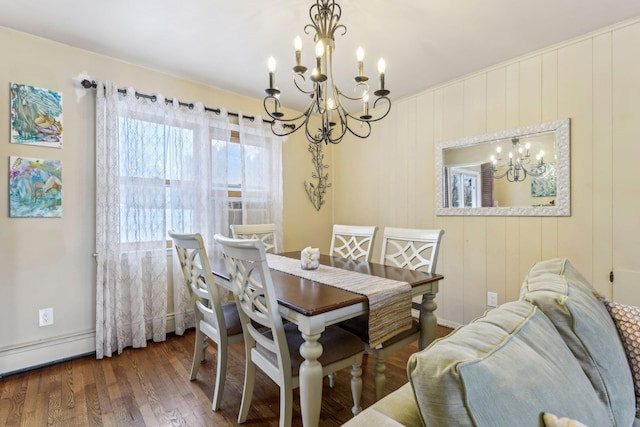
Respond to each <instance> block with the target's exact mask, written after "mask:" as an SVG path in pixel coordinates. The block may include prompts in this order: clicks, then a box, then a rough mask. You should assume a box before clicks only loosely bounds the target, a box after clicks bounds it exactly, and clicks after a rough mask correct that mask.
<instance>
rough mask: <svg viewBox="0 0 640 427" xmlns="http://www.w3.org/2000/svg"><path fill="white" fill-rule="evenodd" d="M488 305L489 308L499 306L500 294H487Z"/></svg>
mask: <svg viewBox="0 0 640 427" xmlns="http://www.w3.org/2000/svg"><path fill="white" fill-rule="evenodd" d="M487 305H488V306H489V307H497V306H498V294H497V293H496V292H487Z"/></svg>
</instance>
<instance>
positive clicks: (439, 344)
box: [407, 301, 630, 427]
mask: <svg viewBox="0 0 640 427" xmlns="http://www.w3.org/2000/svg"><path fill="white" fill-rule="evenodd" d="M407 371H408V376H409V380H410V382H411V385H412V388H413V391H414V394H415V398H416V401H417V403H418V407H419V409H420V415H421V417H422V421H423V423H424V424H425V425H427V426H429V427H438V426H443V427H444V426H446V427H455V426H475V427H483V426H487V427H489V426H490V427H513V426H514V425H518V426H522V427H527V426H531V427H538V426H540V425H541V414H542V413H543V412H551V413H554V414H557V415H562V416H564V417H570V418H574V419H576V420H579V421H582V422H584V423H588V425H593V426H609V425H611V423H610V418H609V411H608V409H607V408H606V406H605V405H604V404H603V403H601V402H600V400H599V399H598V396H597V395H596V392H595V390H594V389H593V387H591V383H590V382H589V379H588V378H587V376H586V375H585V373H584V372H583V370H582V368H581V366H580V364H579V363H578V361H577V360H576V359H575V358H574V357H573V355H572V353H571V351H570V350H569V348H568V347H567V345H566V344H565V343H564V341H563V340H562V338H561V337H560V335H559V334H558V333H557V331H556V329H555V327H554V326H553V324H552V323H551V322H550V321H549V319H548V318H547V317H546V316H545V315H544V314H543V313H542V312H541V311H540V310H538V309H537V308H536V307H535V306H534V305H532V304H530V303H528V302H526V301H514V302H509V303H506V304H503V305H501V306H500V307H498V308H497V309H494V310H492V311H490V312H488V313H486V314H485V315H484V316H483V317H480V318H478V319H476V320H475V321H473V322H472V323H470V324H468V325H466V326H463V327H461V328H458V329H456V330H455V331H454V332H452V333H451V334H449V335H448V336H447V337H445V338H442V339H439V340H436V341H434V342H433V343H431V345H429V346H428V347H427V348H426V349H425V350H423V351H421V352H418V353H415V354H413V355H412V356H411V357H410V359H409V362H408V364H407ZM629 425H630V424H629Z"/></svg>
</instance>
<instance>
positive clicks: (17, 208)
mask: <svg viewBox="0 0 640 427" xmlns="http://www.w3.org/2000/svg"><path fill="white" fill-rule="evenodd" d="M9 216H10V217H11V218H61V217H62V162H61V161H60V160H42V159H32V158H27V157H17V156H10V157H9Z"/></svg>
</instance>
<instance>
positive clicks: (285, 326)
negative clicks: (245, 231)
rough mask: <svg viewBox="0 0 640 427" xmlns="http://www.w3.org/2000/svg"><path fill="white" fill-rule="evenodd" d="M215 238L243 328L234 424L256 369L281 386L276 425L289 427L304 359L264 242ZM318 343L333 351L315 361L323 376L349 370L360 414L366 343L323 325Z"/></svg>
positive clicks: (245, 407) (245, 409)
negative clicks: (281, 307)
mask: <svg viewBox="0 0 640 427" xmlns="http://www.w3.org/2000/svg"><path fill="white" fill-rule="evenodd" d="M214 238H215V241H216V242H217V243H218V244H220V246H221V250H222V253H223V255H224V258H225V263H226V265H227V271H228V273H229V281H230V284H231V288H232V290H233V293H234V296H235V298H236V303H237V305H238V307H239V311H240V319H241V322H242V328H243V330H244V339H245V352H246V354H245V356H246V366H245V381H244V388H243V391H242V402H241V404H240V412H239V414H238V423H243V422H245V421H246V419H247V416H248V413H249V408H250V405H251V400H252V397H253V390H254V386H255V370H256V369H255V368H256V367H258V368H260V369H261V370H262V371H263V372H264V373H265V374H267V375H268V376H269V377H270V378H271V379H272V380H273V381H274V382H275V383H276V384H277V385H278V386H279V387H280V423H279V425H280V426H281V427H282V426H285V427H290V426H291V418H292V413H293V409H292V408H293V389H294V388H297V387H299V386H300V379H299V377H298V374H299V372H300V365H301V364H302V361H303V360H304V359H303V358H302V357H301V356H300V345H301V343H302V341H303V339H302V337H301V335H300V331H299V330H298V327H297V326H296V325H295V324H294V323H283V321H282V317H281V316H280V311H279V307H278V300H277V298H276V295H275V289H274V285H273V281H272V278H271V270H270V269H269V266H268V264H267V259H266V254H265V249H264V244H263V243H262V241H261V240H259V239H251V240H245V239H229V238H227V237H224V236H221V235H219V234H217V235H216V236H215V237H214ZM318 343H319V344H320V345H322V346H323V347H325V348H326V349H331V350H330V351H325V352H323V353H322V355H321V356H320V357H319V358H318V362H320V363H321V365H322V374H323V376H324V375H327V374H328V373H329V372H333V371H335V370H339V369H344V368H346V367H349V366H351V375H352V379H351V393H352V395H353V399H354V406H353V408H352V412H353V413H354V414H357V413H358V412H359V411H360V410H361V408H360V397H361V390H362V379H361V378H360V376H361V372H362V369H361V363H362V353H363V352H364V345H363V344H362V343H361V342H360V339H359V338H358V337H357V336H355V335H353V334H350V333H349V332H346V331H343V330H340V329H339V328H338V327H337V326H335V325H330V326H327V328H326V329H325V331H324V332H323V333H322V336H321V337H320V338H318ZM292 354H293V355H294V356H291V355H292ZM301 394H302V393H301Z"/></svg>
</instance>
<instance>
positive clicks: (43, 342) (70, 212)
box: [0, 27, 331, 376]
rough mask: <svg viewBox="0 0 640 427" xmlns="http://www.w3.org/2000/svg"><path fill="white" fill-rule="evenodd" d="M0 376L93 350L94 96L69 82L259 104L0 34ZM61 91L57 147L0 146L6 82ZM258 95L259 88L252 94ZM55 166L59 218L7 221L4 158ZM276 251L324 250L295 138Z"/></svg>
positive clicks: (240, 105) (214, 103) (5, 132)
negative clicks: (49, 317)
mask: <svg viewBox="0 0 640 427" xmlns="http://www.w3.org/2000/svg"><path fill="white" fill-rule="evenodd" d="M0 57H1V58H3V65H2V67H0V135H2V136H3V137H2V141H0V165H2V166H0V324H1V325H3V326H2V327H1V328H0V376H2V374H3V373H6V372H12V371H15V370H19V369H23V368H26V367H30V366H34V365H38V364H41V363H46V362H49V361H52V360H58V359H61V358H66V357H71V356H74V355H77V354H82V353H87V352H92V351H94V349H95V342H94V340H95V339H94V333H95V261H94V258H93V255H92V254H93V252H94V251H95V248H94V246H95V207H94V206H95V171H94V165H95V150H94V145H95V137H94V130H95V129H94V99H95V98H94V95H93V93H92V92H91V91H87V90H85V89H81V90H80V93H81V94H82V95H85V96H84V97H81V98H76V93H75V87H74V86H73V78H74V77H75V76H77V75H78V74H79V73H80V72H82V71H86V72H88V73H89V74H90V75H91V76H92V77H93V78H94V79H104V80H110V81H113V82H115V83H117V84H118V85H120V86H122V87H127V86H133V87H135V88H136V89H137V90H138V91H140V92H143V93H163V94H165V95H166V96H169V97H174V96H175V97H177V98H178V99H180V100H182V101H202V102H204V104H205V105H207V106H210V107H224V108H226V109H227V110H229V111H233V112H243V113H245V114H249V115H253V114H258V115H263V107H262V100H261V99H250V98H247V97H241V96H238V95H235V94H232V93H229V92H225V91H222V90H219V89H215V88H211V87H206V86H203V85H200V84H196V83H194V82H190V81H186V80H182V79H179V78H176V77H173V76H169V75H166V74H162V73H159V72H156V71H153V70H149V69H145V68H142V67H139V66H135V65H132V64H128V63H124V62H121V61H118V60H114V59H112V58H108V57H105V56H100V55H96V54H93V53H91V52H87V51H83V50H80V49H76V48H72V47H69V46H67V45H63V44H59V43H55V42H52V41H49V40H45V39H42V38H37V37H33V36H30V35H27V34H24V33H20V32H16V31H13V30H10V29H7V28H2V27H0ZM10 82H17V83H23V84H29V85H33V86H38V87H43V88H47V89H52V90H56V91H59V92H62V93H63V96H64V98H63V103H64V104H63V107H64V123H63V124H64V145H63V148H62V149H53V148H46V147H36V146H21V145H17V144H10V143H9V83H10ZM256 95H257V96H260V95H259V90H256ZM12 155H13V156H25V157H35V158H46V159H60V160H62V165H63V185H64V187H63V209H64V213H63V217H62V218H60V219H34V218H8V211H9V209H8V178H7V175H8V173H7V171H8V164H9V156H12ZM328 155H330V150H328ZM283 165H284V166H283V168H284V223H285V226H284V235H285V239H284V246H283V247H284V249H285V250H298V249H299V248H302V247H304V246H306V245H315V246H321V247H322V246H323V247H325V248H326V249H328V242H325V240H326V239H325V236H327V235H329V234H330V232H331V225H330V224H331V200H329V201H328V203H327V206H326V207H323V210H322V211H320V212H316V211H315V209H314V208H313V207H312V206H311V203H310V202H309V201H308V200H307V196H306V194H305V192H304V186H303V182H304V181H305V180H309V179H310V178H311V172H312V164H311V155H310V153H309V152H308V151H307V143H306V140H305V139H304V136H303V135H301V134H298V135H293V136H290V137H289V139H288V140H287V142H285V144H284V148H283ZM44 307H53V309H54V319H55V323H54V325H53V326H48V327H43V328H39V327H38V310H39V309H40V308H44Z"/></svg>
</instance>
